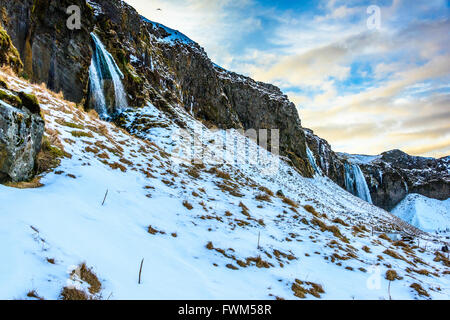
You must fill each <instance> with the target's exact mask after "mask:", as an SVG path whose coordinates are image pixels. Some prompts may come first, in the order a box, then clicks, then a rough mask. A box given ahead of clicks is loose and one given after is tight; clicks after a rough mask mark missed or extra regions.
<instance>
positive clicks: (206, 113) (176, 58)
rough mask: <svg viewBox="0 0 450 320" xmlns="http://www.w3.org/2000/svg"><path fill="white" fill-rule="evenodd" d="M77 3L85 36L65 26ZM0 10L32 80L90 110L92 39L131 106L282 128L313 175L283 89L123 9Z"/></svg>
mask: <svg viewBox="0 0 450 320" xmlns="http://www.w3.org/2000/svg"><path fill="white" fill-rule="evenodd" d="M73 4H75V5H78V6H79V7H80V8H81V13H82V29H81V30H76V31H70V30H69V29H68V28H66V26H65V24H66V20H67V18H68V14H67V13H66V12H65V10H66V8H67V7H68V6H69V5H73ZM0 5H1V6H2V7H3V8H4V9H3V10H2V24H3V25H4V27H5V29H6V30H7V31H8V32H9V33H10V34H11V37H12V40H13V43H14V44H15V45H16V46H17V48H18V49H19V52H20V55H21V57H22V60H23V61H24V65H25V68H24V74H25V75H26V76H29V77H30V78H31V79H32V80H33V81H36V82H45V83H46V84H47V86H48V87H49V88H50V89H51V90H53V91H57V92H58V91H60V90H61V91H63V93H64V95H65V97H66V98H67V99H69V100H72V101H75V102H83V101H85V103H86V107H89V104H88V103H87V102H88V101H90V99H89V97H90V94H91V93H89V90H88V88H89V72H88V70H89V65H90V61H91V57H92V51H93V50H92V45H89V44H92V42H91V41H92V40H91V38H90V32H95V33H96V34H97V35H98V36H99V38H100V39H101V41H102V42H103V44H104V45H105V47H106V49H107V50H108V51H109V52H110V53H111V54H112V56H113V57H114V59H115V61H116V63H117V65H118V66H119V68H120V69H121V71H122V73H123V74H124V79H123V83H124V86H125V89H126V91H127V93H128V95H129V100H130V101H129V102H130V105H131V106H134V107H141V106H143V105H145V104H146V101H150V102H152V103H154V104H155V105H156V106H158V107H159V108H161V109H165V110H166V111H167V109H168V107H167V106H168V105H171V106H180V107H183V108H185V109H187V110H190V111H191V112H192V114H193V115H194V116H195V117H197V118H199V119H201V120H203V121H204V123H205V124H207V125H209V126H217V127H220V128H237V129H242V128H243V129H256V130H258V129H279V130H280V151H281V154H282V155H284V156H287V157H288V158H289V159H290V160H291V161H292V162H293V164H294V165H295V167H296V168H297V169H298V170H299V171H300V172H301V173H302V174H303V175H304V176H311V175H312V168H311V166H310V165H309V163H308V162H307V161H305V159H307V157H306V144H305V136H304V133H303V130H302V128H301V123H300V119H299V117H298V114H297V112H296V109H295V106H294V104H292V103H291V102H290V101H289V100H288V98H287V97H286V96H285V95H283V94H282V93H281V91H280V90H279V89H278V88H276V87H274V86H272V85H268V84H263V83H258V82H255V81H253V80H251V79H249V78H245V77H242V76H239V75H236V74H234V73H230V72H228V71H225V70H223V69H220V68H217V67H215V66H214V65H213V63H212V62H211V61H210V59H209V58H208V56H207V55H206V53H205V52H204V50H203V49H202V48H201V47H200V46H199V45H198V44H196V43H195V42H193V41H191V40H190V39H188V38H186V37H185V36H184V35H182V34H180V33H179V32H177V31H175V30H171V29H169V28H166V27H164V26H162V25H159V24H157V23H154V22H151V21H148V20H146V19H144V18H142V17H141V16H140V15H138V13H137V12H136V11H135V10H134V9H133V8H132V7H130V6H129V5H127V4H125V3H124V2H122V1H119V0H90V1H88V2H86V1H82V0H77V1H52V0H24V1H20V2H17V1H12V0H0ZM119 123H120V120H119Z"/></svg>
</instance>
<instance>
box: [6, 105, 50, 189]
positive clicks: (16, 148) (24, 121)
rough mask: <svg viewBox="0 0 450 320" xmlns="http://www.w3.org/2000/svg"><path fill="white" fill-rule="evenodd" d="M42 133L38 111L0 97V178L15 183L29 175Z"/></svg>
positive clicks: (31, 173) (31, 174) (42, 128)
mask: <svg viewBox="0 0 450 320" xmlns="http://www.w3.org/2000/svg"><path fill="white" fill-rule="evenodd" d="M43 133H44V121H43V120H42V118H41V116H40V115H39V114H34V113H31V112H30V111H28V110H27V109H23V110H20V109H18V108H15V107H13V106H11V105H9V104H7V103H5V102H4V101H2V100H0V181H2V182H4V181H14V182H19V181H23V180H27V179H29V178H31V177H32V176H33V174H34V167H35V159H36V155H37V153H38V152H39V150H40V147H41V141H42V135H43Z"/></svg>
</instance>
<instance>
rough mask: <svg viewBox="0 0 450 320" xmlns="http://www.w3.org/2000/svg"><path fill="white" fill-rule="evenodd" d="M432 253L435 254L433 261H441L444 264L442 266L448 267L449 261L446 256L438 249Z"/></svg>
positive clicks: (449, 265)
mask: <svg viewBox="0 0 450 320" xmlns="http://www.w3.org/2000/svg"><path fill="white" fill-rule="evenodd" d="M434 255H435V257H434V259H433V261H434V262H442V263H443V264H444V266H446V267H450V261H449V260H448V258H447V257H446V256H444V255H443V254H442V253H440V252H439V251H436V252H435V253H434Z"/></svg>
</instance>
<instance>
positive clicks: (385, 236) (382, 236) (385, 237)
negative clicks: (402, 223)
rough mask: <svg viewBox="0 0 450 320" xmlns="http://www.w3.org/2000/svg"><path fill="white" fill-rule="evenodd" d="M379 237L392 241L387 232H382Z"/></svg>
mask: <svg viewBox="0 0 450 320" xmlns="http://www.w3.org/2000/svg"><path fill="white" fill-rule="evenodd" d="M378 238H380V239H383V240H386V241H389V242H392V240H391V238H389V237H388V236H387V234H385V233H382V234H380V235H379V236H378Z"/></svg>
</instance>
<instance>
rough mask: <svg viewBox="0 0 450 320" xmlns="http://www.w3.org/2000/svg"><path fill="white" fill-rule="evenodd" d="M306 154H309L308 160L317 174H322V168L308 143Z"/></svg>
mask: <svg viewBox="0 0 450 320" xmlns="http://www.w3.org/2000/svg"><path fill="white" fill-rule="evenodd" d="M306 155H307V156H308V161H309V164H310V165H311V167H313V169H314V172H315V173H317V174H320V175H321V174H322V170H320V168H319V166H318V165H317V163H316V159H315V158H314V154H313V153H312V151H311V149H309V147H308V145H306Z"/></svg>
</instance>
